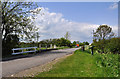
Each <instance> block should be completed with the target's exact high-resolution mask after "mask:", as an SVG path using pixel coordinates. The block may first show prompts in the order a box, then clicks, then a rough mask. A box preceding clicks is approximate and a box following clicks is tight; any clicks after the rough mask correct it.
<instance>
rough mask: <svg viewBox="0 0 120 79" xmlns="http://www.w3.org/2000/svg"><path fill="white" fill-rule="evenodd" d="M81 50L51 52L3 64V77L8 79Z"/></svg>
mask: <svg viewBox="0 0 120 79" xmlns="http://www.w3.org/2000/svg"><path fill="white" fill-rule="evenodd" d="M77 49H79V48H71V49H60V50H51V51H47V52H44V53H41V54H39V55H36V56H32V57H27V58H20V59H15V60H10V61H3V62H2V76H3V77H8V76H10V75H12V74H15V73H18V72H20V71H23V70H25V69H29V68H32V67H36V66H40V65H43V64H45V63H47V62H50V61H52V60H54V59H56V58H59V57H62V56H65V55H68V54H71V53H72V52H74V51H75V50H77Z"/></svg>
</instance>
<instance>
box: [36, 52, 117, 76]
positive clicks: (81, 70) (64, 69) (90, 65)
mask: <svg viewBox="0 0 120 79" xmlns="http://www.w3.org/2000/svg"><path fill="white" fill-rule="evenodd" d="M36 77H118V54H100V53H97V52H96V53H95V54H94V55H93V56H92V55H91V54H90V50H87V51H84V52H83V51H81V50H77V51H75V52H74V54H73V55H72V56H69V57H67V58H66V59H64V60H62V61H60V62H58V63H57V64H55V65H54V66H53V67H52V69H51V70H50V71H46V72H42V73H40V74H39V75H37V76H36Z"/></svg>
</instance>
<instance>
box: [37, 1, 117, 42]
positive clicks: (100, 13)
mask: <svg viewBox="0 0 120 79" xmlns="http://www.w3.org/2000/svg"><path fill="white" fill-rule="evenodd" d="M37 4H38V8H37V9H41V11H40V13H39V14H37V15H36V20H35V25H36V26H37V27H38V28H39V34H40V38H39V40H40V41H41V40H43V39H50V38H51V39H53V38H61V37H64V35H65V33H66V32H69V33H70V36H71V37H70V40H71V41H80V42H83V41H88V42H90V43H92V31H93V30H95V29H96V28H98V27H99V25H102V24H107V25H109V26H110V27H112V29H113V31H114V32H115V33H116V35H117V29H118V4H117V3H115V2H37Z"/></svg>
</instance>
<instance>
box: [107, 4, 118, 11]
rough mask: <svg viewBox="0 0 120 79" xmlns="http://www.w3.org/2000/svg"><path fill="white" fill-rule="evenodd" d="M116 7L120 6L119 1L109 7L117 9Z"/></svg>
mask: <svg viewBox="0 0 120 79" xmlns="http://www.w3.org/2000/svg"><path fill="white" fill-rule="evenodd" d="M116 8H118V3H113V4H112V5H111V6H110V7H109V9H112V10H113V9H116Z"/></svg>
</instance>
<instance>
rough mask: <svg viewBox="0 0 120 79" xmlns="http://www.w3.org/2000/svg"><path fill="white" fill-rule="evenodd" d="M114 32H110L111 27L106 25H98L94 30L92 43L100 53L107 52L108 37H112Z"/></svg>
mask: <svg viewBox="0 0 120 79" xmlns="http://www.w3.org/2000/svg"><path fill="white" fill-rule="evenodd" d="M113 36H114V33H113V32H112V28H111V27H110V26H108V25H100V26H99V27H98V28H97V29H96V32H94V38H95V39H94V40H93V44H94V45H95V46H96V49H97V50H98V52H100V53H107V51H106V45H107V43H108V41H107V40H108V39H110V38H112V37H113Z"/></svg>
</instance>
